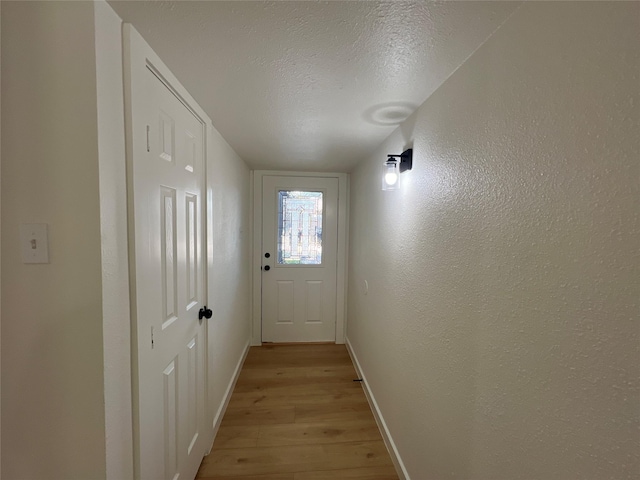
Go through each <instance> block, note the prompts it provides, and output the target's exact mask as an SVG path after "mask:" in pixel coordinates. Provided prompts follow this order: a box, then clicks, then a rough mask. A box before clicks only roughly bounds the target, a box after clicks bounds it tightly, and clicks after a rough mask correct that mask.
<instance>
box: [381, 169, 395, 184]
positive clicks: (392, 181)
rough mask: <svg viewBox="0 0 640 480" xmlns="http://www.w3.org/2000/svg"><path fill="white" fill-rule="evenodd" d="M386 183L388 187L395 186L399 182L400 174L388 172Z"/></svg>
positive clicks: (385, 178) (385, 176)
mask: <svg viewBox="0 0 640 480" xmlns="http://www.w3.org/2000/svg"><path fill="white" fill-rule="evenodd" d="M384 181H385V182H386V183H387V185H395V184H396V182H397V181H398V174H397V173H396V172H387V173H385V174H384Z"/></svg>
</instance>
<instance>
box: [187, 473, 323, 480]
mask: <svg viewBox="0 0 640 480" xmlns="http://www.w3.org/2000/svg"><path fill="white" fill-rule="evenodd" d="M197 478H198V480H229V479H230V478H232V479H233V480H295V474H294V473H274V474H267V475H242V476H240V477H238V476H236V475H234V476H233V477H229V476H228V475H222V476H220V475H216V476H213V477H201V476H198V477H197ZM319 478H323V477H319ZM324 478H326V477H324Z"/></svg>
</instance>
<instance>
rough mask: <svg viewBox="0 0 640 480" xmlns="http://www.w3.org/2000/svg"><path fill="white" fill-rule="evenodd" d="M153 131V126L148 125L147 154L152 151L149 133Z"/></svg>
mask: <svg viewBox="0 0 640 480" xmlns="http://www.w3.org/2000/svg"><path fill="white" fill-rule="evenodd" d="M150 130H151V126H150V125H147V152H150V151H151V144H150V143H149V131H150Z"/></svg>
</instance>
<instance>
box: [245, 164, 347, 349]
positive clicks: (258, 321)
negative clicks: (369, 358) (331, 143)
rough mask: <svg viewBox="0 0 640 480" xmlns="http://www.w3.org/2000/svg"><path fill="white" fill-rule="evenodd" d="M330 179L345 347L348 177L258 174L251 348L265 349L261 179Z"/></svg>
mask: <svg viewBox="0 0 640 480" xmlns="http://www.w3.org/2000/svg"><path fill="white" fill-rule="evenodd" d="M272 175H273V176H287V177H327V178H337V179H338V254H337V255H338V268H337V278H336V343H338V344H344V342H345V329H346V318H347V311H346V308H347V290H346V288H347V241H348V238H349V237H348V225H349V221H348V215H349V176H348V174H346V173H324V172H289V171H275V170H255V171H254V172H253V175H252V182H253V185H252V189H251V191H252V192H253V203H252V210H253V211H252V215H253V247H252V259H251V273H252V275H251V278H252V293H251V311H252V326H253V331H252V335H251V344H252V345H256V346H259V345H262V273H261V270H260V267H261V266H262V178H263V177H265V176H272Z"/></svg>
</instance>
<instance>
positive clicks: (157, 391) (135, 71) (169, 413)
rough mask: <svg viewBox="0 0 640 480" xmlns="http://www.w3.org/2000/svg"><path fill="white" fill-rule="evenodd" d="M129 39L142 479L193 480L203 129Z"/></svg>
mask: <svg viewBox="0 0 640 480" xmlns="http://www.w3.org/2000/svg"><path fill="white" fill-rule="evenodd" d="M129 35H130V36H131V39H130V41H131V43H130V52H129V61H130V64H129V69H128V70H127V73H128V77H129V79H128V80H129V85H130V91H129V95H128V97H127V98H128V104H129V105H130V110H129V115H130V117H129V120H130V125H129V129H130V133H131V137H130V144H129V148H130V152H129V153H130V154H129V157H130V158H129V171H128V176H129V178H128V181H129V196H130V198H129V207H130V210H129V214H130V222H129V225H130V229H131V232H132V234H133V236H132V238H131V247H132V248H131V253H132V260H131V261H132V279H131V280H132V282H131V283H132V286H133V288H134V292H133V296H132V298H133V301H134V305H133V308H132V310H133V312H132V313H133V318H134V320H135V328H134V337H135V344H134V349H133V353H134V402H135V405H134V407H135V408H134V415H135V419H134V422H135V424H134V434H135V435H134V438H135V443H136V446H135V448H136V477H137V478H140V479H145V480H160V479H164V480H177V479H178V478H183V479H189V480H190V479H193V478H194V477H195V475H196V473H197V470H198V467H199V465H200V463H201V461H202V458H203V456H204V454H205V451H206V449H207V447H208V445H206V441H207V440H206V438H207V437H208V433H207V432H204V431H203V429H206V428H207V427H206V423H207V422H206V420H205V373H206V372H205V367H206V338H207V336H206V330H205V324H204V323H203V321H201V320H200V319H199V318H198V317H199V315H198V314H199V310H200V309H201V308H202V307H203V306H204V302H203V300H204V296H205V288H204V278H205V277H204V265H205V263H204V255H203V238H204V236H203V231H204V229H203V198H202V196H203V192H204V179H205V176H204V166H205V163H204V153H205V131H206V130H205V128H206V127H205V125H206V124H205V123H204V122H203V121H202V120H201V119H200V118H198V117H197V116H196V115H195V114H194V113H193V112H192V111H191V109H190V108H188V107H187V106H186V105H185V101H184V100H183V99H182V98H178V96H177V95H178V93H177V91H176V90H175V88H176V87H177V85H175V84H170V83H169V80H167V76H168V73H167V72H166V71H164V72H163V70H165V68H166V67H164V65H161V64H160V62H159V61H158V60H157V59H154V58H153V57H152V58H150V57H149V55H148V52H149V51H150V49H149V47H148V46H147V45H146V44H145V43H144V42H143V40H142V38H141V37H139V36H138V35H137V34H136V33H135V31H133V30H130V31H129ZM154 62H155V63H154ZM163 73H164V74H163ZM180 88H181V87H180Z"/></svg>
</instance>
